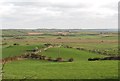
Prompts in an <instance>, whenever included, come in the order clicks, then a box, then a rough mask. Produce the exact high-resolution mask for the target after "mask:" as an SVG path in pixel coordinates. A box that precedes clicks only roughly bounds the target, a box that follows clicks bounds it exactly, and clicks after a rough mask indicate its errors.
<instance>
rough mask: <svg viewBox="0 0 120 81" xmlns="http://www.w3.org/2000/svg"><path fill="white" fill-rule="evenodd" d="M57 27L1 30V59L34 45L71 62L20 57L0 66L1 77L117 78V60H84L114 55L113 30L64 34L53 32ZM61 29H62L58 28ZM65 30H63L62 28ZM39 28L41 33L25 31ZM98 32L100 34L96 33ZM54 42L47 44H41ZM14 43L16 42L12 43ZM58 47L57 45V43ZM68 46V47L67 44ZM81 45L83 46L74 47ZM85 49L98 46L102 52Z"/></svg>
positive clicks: (47, 54) (114, 35) (24, 51)
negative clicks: (49, 28)
mask: <svg viewBox="0 0 120 81" xmlns="http://www.w3.org/2000/svg"><path fill="white" fill-rule="evenodd" d="M58 31H60V30H50V31H48V30H43V31H42V30H41V31H40V30H3V35H2V44H1V46H2V47H1V49H2V59H5V58H7V57H14V56H19V55H23V54H25V53H27V51H26V50H33V49H35V48H36V47H38V48H39V49H38V50H42V52H39V53H38V54H39V55H44V56H47V57H51V58H52V59H56V58H58V57H61V58H62V59H63V60H65V61H67V60H68V59H69V58H73V59H74V61H73V62H53V61H47V60H38V59H22V60H15V61H12V62H8V63H6V64H5V67H4V68H3V71H4V73H3V78H4V79H23V78H27V79H117V78H118V60H99V61H88V59H89V58H97V57H98V58H102V57H106V56H118V51H119V50H118V34H117V32H109V31H107V32H102V31H98V32H96V31H94V32H93V31H88V30H86V31H85V30H79V31H77V32H76V31H73V30H70V31H71V32H69V34H68V35H56V32H58ZM61 31H63V30H61ZM64 31H66V30H64ZM28 32H42V33H44V34H42V35H27V33H28ZM101 32H102V34H100V33H101ZM47 43H50V44H52V45H56V46H55V47H52V48H48V49H47V50H46V51H44V50H43V49H44V48H46V47H47V46H45V44H47ZM15 44H17V45H15ZM59 45H60V46H61V47H58V46H59ZM67 46H68V47H71V48H67ZM76 48H84V49H85V50H77V49H76ZM88 50H99V51H100V52H101V53H102V54H98V53H96V52H90V51H88Z"/></svg>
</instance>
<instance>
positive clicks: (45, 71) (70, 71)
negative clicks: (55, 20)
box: [4, 48, 118, 79]
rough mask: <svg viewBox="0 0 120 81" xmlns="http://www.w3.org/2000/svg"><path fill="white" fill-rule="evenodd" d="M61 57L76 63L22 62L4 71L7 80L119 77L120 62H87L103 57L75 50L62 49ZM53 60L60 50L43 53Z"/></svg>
mask: <svg viewBox="0 0 120 81" xmlns="http://www.w3.org/2000/svg"><path fill="white" fill-rule="evenodd" d="M60 52H61V53H60V54H59V57H62V58H64V59H68V58H70V57H73V58H74V62H71V63H70V62H48V61H41V60H21V61H14V62H11V63H7V64H6V66H5V68H4V71H5V74H4V78H6V79H12V78H13V79H16V78H17V79H22V78H24V77H29V78H32V79H103V78H104V79H110V78H117V77H118V61H87V58H89V57H103V56H102V55H98V54H92V53H89V52H84V51H78V50H75V49H67V48H60ZM42 54H44V55H46V56H51V57H52V58H56V57H58V48H50V49H48V50H47V51H46V52H42Z"/></svg>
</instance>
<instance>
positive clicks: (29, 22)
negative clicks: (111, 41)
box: [0, 0, 119, 29]
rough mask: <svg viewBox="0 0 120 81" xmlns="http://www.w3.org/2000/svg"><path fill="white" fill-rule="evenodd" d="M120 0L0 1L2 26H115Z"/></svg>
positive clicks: (102, 27) (103, 27)
mask: <svg viewBox="0 0 120 81" xmlns="http://www.w3.org/2000/svg"><path fill="white" fill-rule="evenodd" d="M118 2H119V0H19V2H18V0H0V22H1V26H2V28H3V29H4V28H6V29H8V28H9V29H13V28H14V29H15V28H17V29H18V28H19V29H21V28H22V29H26V28H32V29H33V28H49V29H50V28H62V29H63V28H67V29H74V28H75V29H86V28H87V29H91V28H92V29H93V28H94V29H109V28H118Z"/></svg>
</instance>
